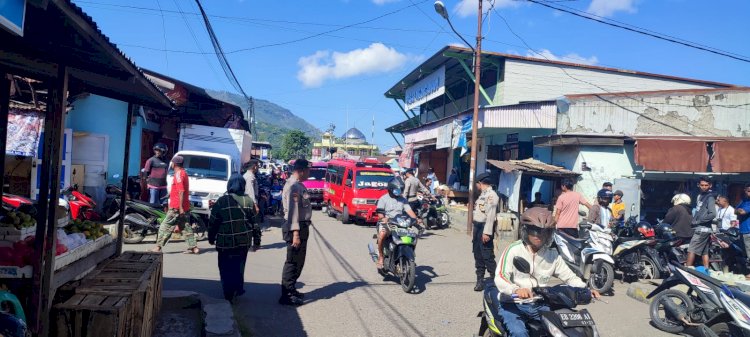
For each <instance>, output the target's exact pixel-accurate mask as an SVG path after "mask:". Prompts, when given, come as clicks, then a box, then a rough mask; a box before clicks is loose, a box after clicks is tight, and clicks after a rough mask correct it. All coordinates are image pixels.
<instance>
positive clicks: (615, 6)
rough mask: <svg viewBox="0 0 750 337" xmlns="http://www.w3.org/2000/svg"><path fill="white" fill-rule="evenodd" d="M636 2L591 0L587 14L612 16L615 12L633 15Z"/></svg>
mask: <svg viewBox="0 0 750 337" xmlns="http://www.w3.org/2000/svg"><path fill="white" fill-rule="evenodd" d="M635 2H636V0H591V5H589V9H588V12H590V13H593V14H596V15H599V16H604V17H608V16H612V15H614V14H615V13H616V12H627V13H635V12H636V8H635Z"/></svg>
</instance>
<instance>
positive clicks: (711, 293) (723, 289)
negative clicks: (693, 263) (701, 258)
mask: <svg viewBox="0 0 750 337" xmlns="http://www.w3.org/2000/svg"><path fill="white" fill-rule="evenodd" d="M670 269H671V270H672V275H671V276H670V277H669V278H667V279H665V280H664V281H663V282H662V284H661V285H660V286H659V287H657V288H656V289H654V291H653V292H651V293H650V294H649V295H648V296H647V298H649V299H651V305H650V307H649V316H650V318H651V323H652V324H653V325H654V326H655V327H656V328H658V329H659V330H663V331H666V332H670V333H674V334H687V335H691V336H712V337H718V336H750V295H747V294H745V293H744V292H742V291H741V290H740V289H738V288H736V287H734V286H728V285H726V284H723V283H721V282H720V281H718V280H716V279H714V278H712V277H710V276H707V275H705V274H703V273H700V272H698V271H696V270H694V269H690V268H686V267H683V266H681V265H678V264H671V265H670ZM678 285H684V286H687V287H688V292H687V293H684V292H682V291H679V290H675V289H672V288H673V287H675V286H678ZM676 301H677V302H676ZM662 314H663V315H662Z"/></svg>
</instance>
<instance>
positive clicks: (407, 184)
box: [403, 168, 430, 209]
mask: <svg viewBox="0 0 750 337" xmlns="http://www.w3.org/2000/svg"><path fill="white" fill-rule="evenodd" d="M404 176H405V177H406V179H404V188H403V193H404V196H405V197H406V200H408V201H409V206H411V208H412V209H419V208H418V207H419V199H418V198H417V193H418V192H422V193H424V194H430V190H429V189H427V187H425V186H424V185H423V184H422V182H421V181H419V179H418V178H417V177H415V176H414V169H412V168H408V169H406V171H405V173H404Z"/></svg>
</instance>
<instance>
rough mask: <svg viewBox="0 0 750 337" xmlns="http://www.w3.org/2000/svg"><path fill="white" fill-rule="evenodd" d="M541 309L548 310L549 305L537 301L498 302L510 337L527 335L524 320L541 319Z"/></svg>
mask: <svg viewBox="0 0 750 337" xmlns="http://www.w3.org/2000/svg"><path fill="white" fill-rule="evenodd" d="M542 311H549V306H547V305H544V304H537V303H523V304H520V303H519V304H517V303H500V308H499V309H498V313H499V314H500V317H502V318H503V324H504V325H505V329H506V330H508V336H510V337H528V336H529V331H528V330H527V329H526V322H527V321H530V320H536V321H538V320H541V318H542V314H541V312H542Z"/></svg>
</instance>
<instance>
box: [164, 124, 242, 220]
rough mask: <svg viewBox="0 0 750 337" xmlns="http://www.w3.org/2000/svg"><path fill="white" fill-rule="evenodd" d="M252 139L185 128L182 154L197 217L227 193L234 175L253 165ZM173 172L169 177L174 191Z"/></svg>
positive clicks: (213, 129)
mask: <svg viewBox="0 0 750 337" xmlns="http://www.w3.org/2000/svg"><path fill="white" fill-rule="evenodd" d="M251 146H252V136H251V135H250V133H249V132H247V131H245V130H237V129H226V128H219V127H213V126H204V125H194V124H182V125H181V126H180V142H179V145H178V149H179V151H178V152H177V153H175V155H180V156H182V157H183V158H184V159H185V162H184V167H185V170H186V171H187V174H188V179H189V183H190V204H191V206H192V207H193V210H194V211H196V212H197V213H200V214H204V215H208V214H209V208H210V206H212V204H213V202H215V201H216V199H218V198H219V197H220V196H222V195H223V194H224V193H225V192H226V191H227V182H228V181H229V177H230V176H231V175H232V173H239V172H240V169H241V168H242V164H244V163H246V162H248V161H250V151H251ZM172 177H173V172H172V171H171V170H170V172H169V176H168V177H167V182H168V186H169V188H170V189H171V186H172Z"/></svg>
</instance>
